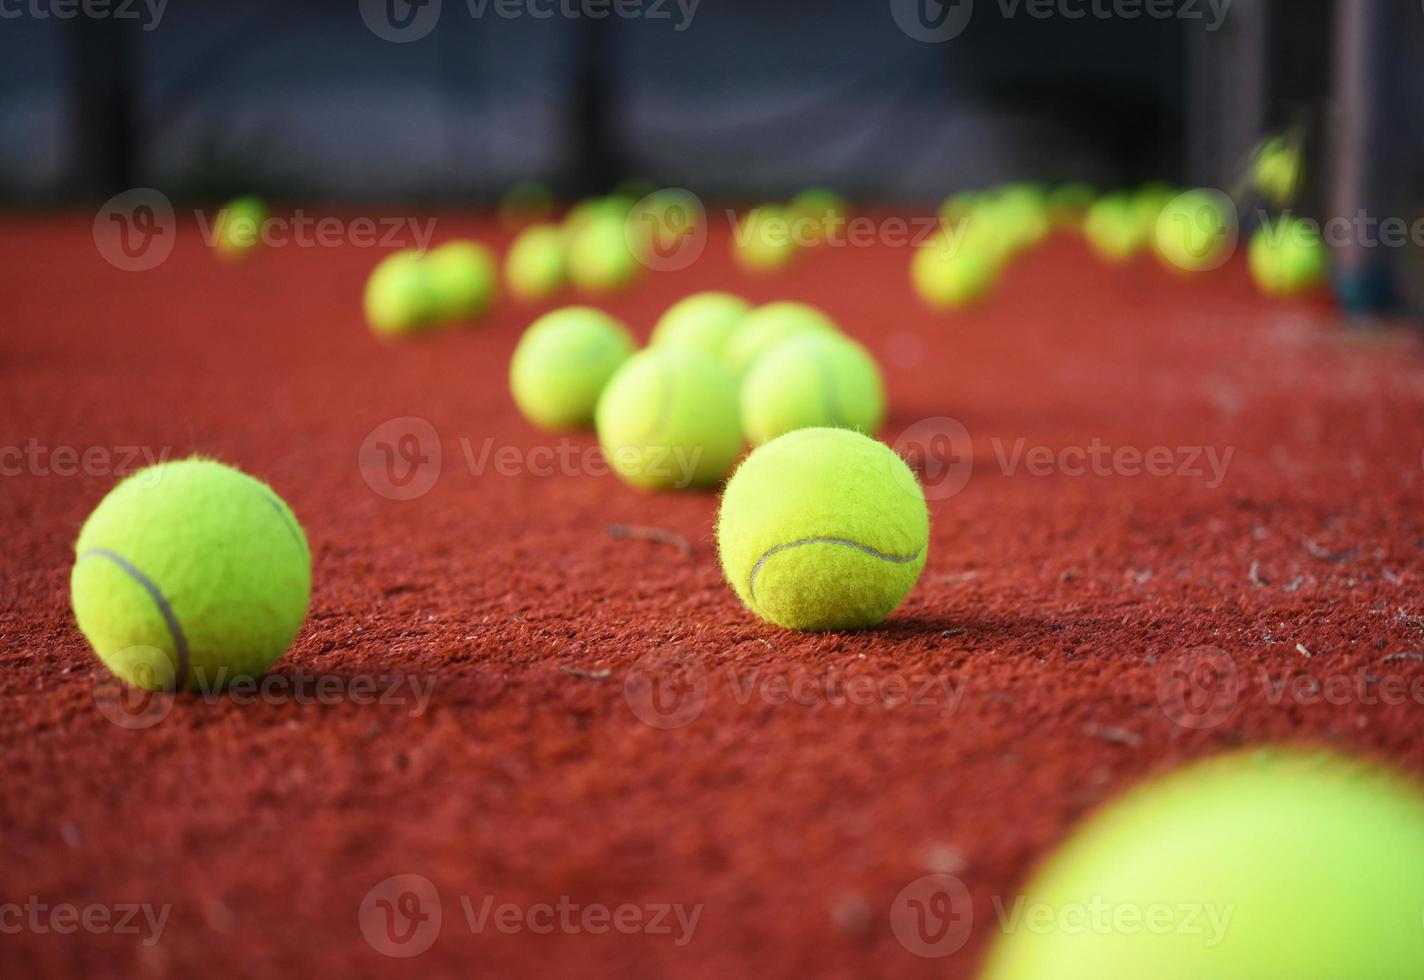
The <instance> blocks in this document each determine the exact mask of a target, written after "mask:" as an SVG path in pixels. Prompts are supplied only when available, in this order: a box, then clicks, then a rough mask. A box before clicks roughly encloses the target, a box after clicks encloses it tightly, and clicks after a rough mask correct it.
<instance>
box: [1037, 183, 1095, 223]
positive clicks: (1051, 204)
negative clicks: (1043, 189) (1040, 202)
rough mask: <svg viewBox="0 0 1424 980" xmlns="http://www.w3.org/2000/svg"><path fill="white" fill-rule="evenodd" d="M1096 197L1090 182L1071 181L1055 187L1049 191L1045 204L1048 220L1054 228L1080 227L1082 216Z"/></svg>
mask: <svg viewBox="0 0 1424 980" xmlns="http://www.w3.org/2000/svg"><path fill="white" fill-rule="evenodd" d="M1096 199H1097V192H1096V191H1095V190H1093V185H1092V184H1081V183H1072V184H1063V185H1061V186H1059V187H1055V188H1054V189H1053V190H1051V191H1049V193H1048V200H1047V202H1046V204H1045V206H1046V207H1047V209H1048V220H1049V222H1050V223H1051V224H1052V225H1053V227H1055V228H1078V227H1081V226H1082V224H1083V218H1084V216H1085V215H1087V213H1088V209H1089V208H1090V207H1092V206H1093V201H1095V200H1096Z"/></svg>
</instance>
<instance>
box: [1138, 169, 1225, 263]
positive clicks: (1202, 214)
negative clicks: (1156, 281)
mask: <svg viewBox="0 0 1424 980" xmlns="http://www.w3.org/2000/svg"><path fill="white" fill-rule="evenodd" d="M1236 236H1237V229H1236V206H1235V205H1234V204H1232V202H1231V198H1229V197H1227V196H1226V195H1225V194H1223V193H1222V192H1221V191H1217V190H1212V189H1210V188H1198V189H1197V190H1191V191H1187V192H1186V193H1184V194H1179V195H1177V196H1176V197H1174V198H1172V199H1171V200H1170V201H1168V202H1167V203H1166V204H1164V205H1163V206H1162V208H1161V211H1160V213H1159V214H1158V216H1157V221H1156V224H1155V227H1154V228H1153V245H1154V246H1155V248H1156V251H1157V255H1158V257H1159V258H1161V259H1162V261H1163V262H1164V263H1165V264H1166V265H1167V266H1168V267H1169V268H1171V269H1175V270H1178V271H1181V272H1205V271H1207V270H1209V269H1215V268H1217V267H1219V266H1220V265H1221V264H1222V263H1223V262H1225V261H1226V260H1227V259H1228V258H1230V257H1231V253H1232V251H1233V250H1234V249H1235V248H1236Z"/></svg>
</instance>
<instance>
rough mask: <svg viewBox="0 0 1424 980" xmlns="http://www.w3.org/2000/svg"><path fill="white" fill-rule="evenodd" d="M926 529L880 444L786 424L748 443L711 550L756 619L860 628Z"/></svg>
mask: <svg viewBox="0 0 1424 980" xmlns="http://www.w3.org/2000/svg"><path fill="white" fill-rule="evenodd" d="M929 530H930V523H929V512H928V510H927V509H926V507H925V497H924V492H923V491H922V490H921V489H920V485H919V483H918V481H917V480H916V479H915V475H914V473H913V472H911V471H910V468H909V467H908V466H906V465H905V461H904V460H902V459H901V458H900V457H899V456H897V455H895V452H894V451H893V450H892V449H891V448H890V447H889V446H886V445H885V444H883V443H880V442H877V441H875V440H874V439H871V438H869V437H868V436H864V435H861V434H860V433H858V432H852V431H850V430H849V429H797V430H796V431H794V432H788V433H787V434H786V435H784V436H781V437H780V438H777V439H773V440H772V441H771V442H768V443H766V444H765V445H763V446H760V447H758V448H757V449H754V450H753V451H752V452H751V454H750V455H749V456H747V458H746V460H745V461H744V462H743V463H742V465H741V466H740V467H738V468H737V471H736V472H735V473H734V474H732V478H731V479H730V480H729V481H727V489H726V492H725V493H724V494H723V495H722V506H721V509H720V511H719V512H718V515H717V554H718V557H719V558H720V560H721V562H722V571H723V573H724V574H725V575H726V577H727V581H728V582H729V583H731V585H732V588H733V589H734V590H735V591H736V593H737V595H738V597H740V598H741V600H742V602H743V603H745V605H746V607H747V608H748V609H750V610H751V611H752V612H753V613H755V614H756V615H757V616H759V617H761V618H762V619H764V620H766V621H767V622H770V623H775V624H776V625H777V626H782V627H785V628H787V629H797V630H841V629H863V628H865V627H868V626H874V625H875V624H876V623H879V622H880V621H881V620H883V619H884V618H885V617H886V616H888V615H889V614H890V613H891V612H893V611H894V609H895V608H896V607H897V606H899V605H900V603H901V602H902V601H903V600H904V598H905V596H906V595H907V594H908V593H909V591H910V589H911V588H912V587H913V586H914V584H915V581H916V580H917V579H918V578H919V576H920V571H921V569H923V568H924V565H925V556H926V554H927V552H928V550H929Z"/></svg>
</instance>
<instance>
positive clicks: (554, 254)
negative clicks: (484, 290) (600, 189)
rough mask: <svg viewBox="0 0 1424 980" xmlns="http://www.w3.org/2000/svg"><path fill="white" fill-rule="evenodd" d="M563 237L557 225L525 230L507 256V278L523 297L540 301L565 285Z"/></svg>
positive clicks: (505, 273) (513, 288)
mask: <svg viewBox="0 0 1424 980" xmlns="http://www.w3.org/2000/svg"><path fill="white" fill-rule="evenodd" d="M566 274H567V270H566V269H565V267H564V238H563V235H561V234H560V232H559V229H558V228H556V227H555V226H554V225H534V226H532V227H529V228H526V229H524V231H523V232H521V233H520V235H519V237H518V238H516V239H515V240H514V244H512V245H511V246H510V247H509V254H508V255H507V256H505V259H504V281H505V282H506V283H507V284H508V286H509V291H510V292H511V293H513V294H514V295H515V296H518V297H519V298H520V299H525V300H541V299H547V298H548V297H550V296H553V295H554V294H555V293H557V292H558V291H559V290H561V289H563V288H564V283H565V280H566Z"/></svg>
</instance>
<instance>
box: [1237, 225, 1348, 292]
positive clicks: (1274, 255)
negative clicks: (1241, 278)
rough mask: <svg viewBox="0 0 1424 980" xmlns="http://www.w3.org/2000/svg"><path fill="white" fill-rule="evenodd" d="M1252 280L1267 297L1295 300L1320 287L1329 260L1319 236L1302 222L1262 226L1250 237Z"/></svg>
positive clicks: (1249, 254)
mask: <svg viewBox="0 0 1424 980" xmlns="http://www.w3.org/2000/svg"><path fill="white" fill-rule="evenodd" d="M1248 259H1249V263H1250V266H1251V278H1252V279H1253V280H1254V281H1255V283H1256V286H1257V288H1259V289H1260V290H1261V292H1263V293H1265V294H1266V295H1267V296H1294V295H1297V294H1299V293H1303V292H1305V291H1307V290H1309V289H1313V288H1314V287H1316V286H1318V285H1320V284H1321V283H1322V282H1324V281H1325V279H1326V275H1327V273H1328V271H1329V257H1328V255H1327V254H1326V249H1325V243H1324V242H1322V241H1321V240H1320V234H1319V232H1317V231H1316V229H1315V228H1314V227H1312V226H1311V225H1310V224H1308V223H1307V222H1305V221H1303V220H1301V219H1300V218H1282V219H1280V220H1279V221H1276V222H1273V223H1270V224H1265V225H1262V226H1261V227H1260V228H1258V229H1256V233H1255V234H1254V235H1253V236H1251V248H1250V251H1249V252H1248Z"/></svg>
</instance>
